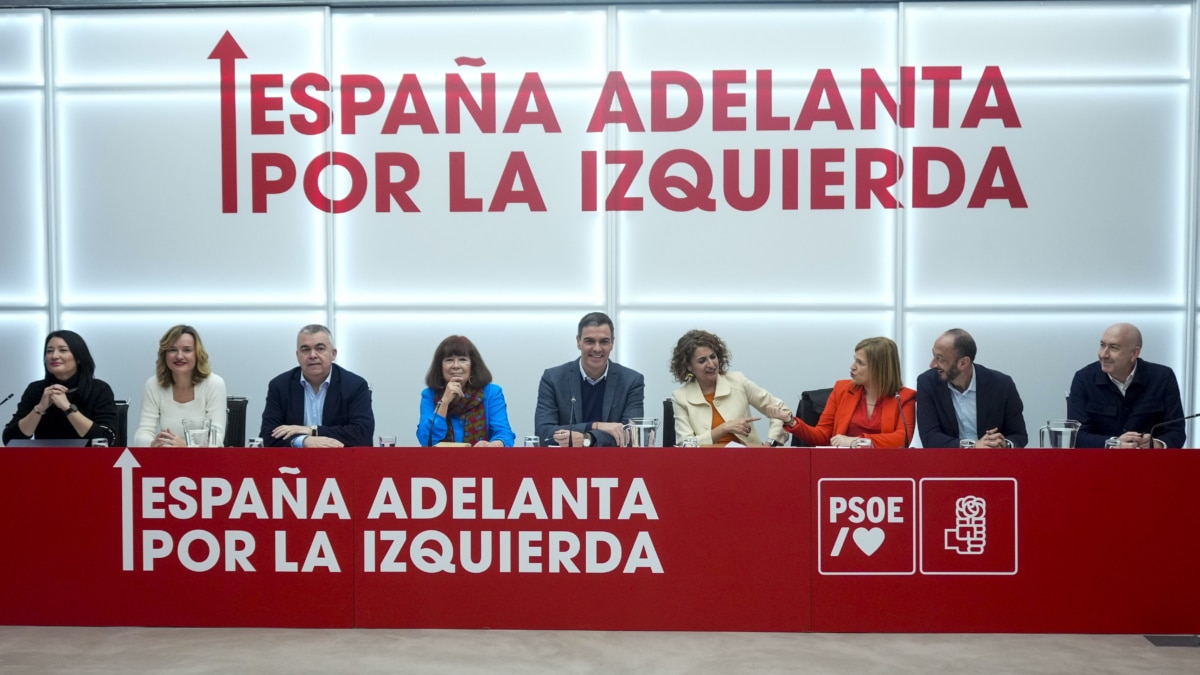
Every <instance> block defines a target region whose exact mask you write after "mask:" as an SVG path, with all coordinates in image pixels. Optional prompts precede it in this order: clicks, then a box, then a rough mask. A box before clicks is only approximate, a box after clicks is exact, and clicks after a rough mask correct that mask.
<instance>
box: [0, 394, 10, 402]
mask: <svg viewBox="0 0 1200 675" xmlns="http://www.w3.org/2000/svg"><path fill="white" fill-rule="evenodd" d="M12 397H13V395H12V394H9V395H8V396H5V397H4V400H3V401H0V405H4V404H5V403H8V399H10V398H12Z"/></svg>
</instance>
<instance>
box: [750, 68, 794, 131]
mask: <svg viewBox="0 0 1200 675" xmlns="http://www.w3.org/2000/svg"><path fill="white" fill-rule="evenodd" d="M771 78H772V76H771V71H769V70H756V71H754V123H755V127H756V128H757V129H758V130H759V131H787V129H788V126H789V124H790V122H791V120H789V119H788V118H787V117H785V116H783V115H778V116H776V115H772V114H771V112H772V105H771V97H772V84H771Z"/></svg>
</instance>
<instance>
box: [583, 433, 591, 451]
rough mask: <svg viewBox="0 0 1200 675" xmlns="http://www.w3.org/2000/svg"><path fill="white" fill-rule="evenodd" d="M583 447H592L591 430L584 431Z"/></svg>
mask: <svg viewBox="0 0 1200 675" xmlns="http://www.w3.org/2000/svg"><path fill="white" fill-rule="evenodd" d="M583 447H585V448H590V447H592V434H591V432H589V431H585V432H583Z"/></svg>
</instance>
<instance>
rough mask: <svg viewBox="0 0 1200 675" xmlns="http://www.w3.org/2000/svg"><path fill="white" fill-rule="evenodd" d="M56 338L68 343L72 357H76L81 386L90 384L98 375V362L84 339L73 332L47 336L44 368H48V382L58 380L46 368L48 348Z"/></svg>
mask: <svg viewBox="0 0 1200 675" xmlns="http://www.w3.org/2000/svg"><path fill="white" fill-rule="evenodd" d="M54 338H60V339H62V341H63V342H66V343H67V349H70V350H71V356H74V357H75V370H76V372H78V373H79V383H80V384H81V385H86V384H90V383H91V381H92V378H93V377H95V375H96V361H95V359H93V358H92V352H91V350H89V349H88V346H87V343H86V342H84V341H83V337H81V336H80V335H79V333H76V332H75V331H73V330H55V331H50V334H49V335H47V336H46V342H45V343H43V344H42V366H43V367H45V368H46V380H47V381H50V382H53V381H56V380H57V379H58V378H57V377H55V376H54V375H52V374H50V369H49V368H48V367H46V348H47V347H49V346H50V340H52V339H54Z"/></svg>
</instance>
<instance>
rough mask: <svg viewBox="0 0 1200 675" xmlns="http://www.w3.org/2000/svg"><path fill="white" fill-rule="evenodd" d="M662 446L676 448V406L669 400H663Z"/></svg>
mask: <svg viewBox="0 0 1200 675" xmlns="http://www.w3.org/2000/svg"><path fill="white" fill-rule="evenodd" d="M662 446H663V447H664V448H673V447H675V406H674V404H672V403H671V399H669V398H664V399H663V427H662Z"/></svg>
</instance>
